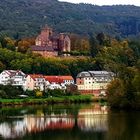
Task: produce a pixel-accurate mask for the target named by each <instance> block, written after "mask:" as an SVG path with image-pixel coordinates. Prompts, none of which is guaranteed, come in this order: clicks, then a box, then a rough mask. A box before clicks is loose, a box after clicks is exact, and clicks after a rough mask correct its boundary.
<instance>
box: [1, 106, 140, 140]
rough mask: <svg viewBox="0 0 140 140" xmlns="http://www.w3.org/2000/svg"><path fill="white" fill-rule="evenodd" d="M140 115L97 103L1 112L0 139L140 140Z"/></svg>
mask: <svg viewBox="0 0 140 140" xmlns="http://www.w3.org/2000/svg"><path fill="white" fill-rule="evenodd" d="M139 117H140V114H139V113H138V112H137V113H135V114H134V113H130V112H129V113H126V112H118V111H117V112H112V111H109V110H108V108H107V106H101V105H99V104H94V105H93V104H92V105H71V106H63V105H61V106H47V107H27V108H19V109H1V112H0V136H1V138H2V139H11V138H12V139H18V138H20V139H26V140H28V139H31V138H32V137H33V139H34V140H38V138H41V139H42V140H45V139H46V137H47V139H48V140H50V139H55V140H57V139H58V140H59V139H62V140H63V139H67V140H71V139H73V140H82V139H84V140H90V139H95V140H112V139H113V140H125V139H126V140H128V139H129V140H139V138H140V134H139V133H138V130H140V121H139V119H138V118H139Z"/></svg>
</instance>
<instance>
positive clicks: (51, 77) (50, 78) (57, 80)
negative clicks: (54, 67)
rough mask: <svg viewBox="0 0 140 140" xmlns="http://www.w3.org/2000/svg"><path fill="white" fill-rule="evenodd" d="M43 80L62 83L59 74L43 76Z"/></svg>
mask: <svg viewBox="0 0 140 140" xmlns="http://www.w3.org/2000/svg"><path fill="white" fill-rule="evenodd" d="M44 77H45V80H47V81H49V82H50V83H63V79H61V78H60V77H59V76H44Z"/></svg>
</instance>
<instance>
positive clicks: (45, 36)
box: [35, 25, 53, 47]
mask: <svg viewBox="0 0 140 140" xmlns="http://www.w3.org/2000/svg"><path fill="white" fill-rule="evenodd" d="M52 34H53V31H52V28H50V27H48V26H47V25H46V26H45V27H44V28H42V30H41V33H40V35H38V37H37V38H36V40H35V44H36V45H37V46H44V47H45V46H47V45H48V44H49V38H50V37H51V36H52Z"/></svg>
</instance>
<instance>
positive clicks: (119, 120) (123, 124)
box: [107, 112, 140, 140]
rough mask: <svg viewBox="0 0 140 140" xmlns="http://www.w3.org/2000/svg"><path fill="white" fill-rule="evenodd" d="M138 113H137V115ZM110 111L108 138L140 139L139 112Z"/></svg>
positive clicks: (118, 139) (121, 139) (117, 139)
mask: <svg viewBox="0 0 140 140" xmlns="http://www.w3.org/2000/svg"><path fill="white" fill-rule="evenodd" d="M136 114H137V115H136ZM136 114H135V112H132V113H130V112H129V113H126V112H119V113H118V112H110V113H109V114H108V129H109V130H108V135H107V140H112V138H113V140H139V138H140V133H139V130H140V120H139V117H140V114H138V112H137V113H136Z"/></svg>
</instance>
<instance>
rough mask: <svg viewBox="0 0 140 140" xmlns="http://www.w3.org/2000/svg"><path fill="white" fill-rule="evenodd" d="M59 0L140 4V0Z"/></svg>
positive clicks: (67, 0)
mask: <svg viewBox="0 0 140 140" xmlns="http://www.w3.org/2000/svg"><path fill="white" fill-rule="evenodd" d="M59 1H66V2H71V3H91V4H96V5H116V4H123V5H126V4H127V5H128V4H130V5H137V6H140V0H59Z"/></svg>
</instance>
